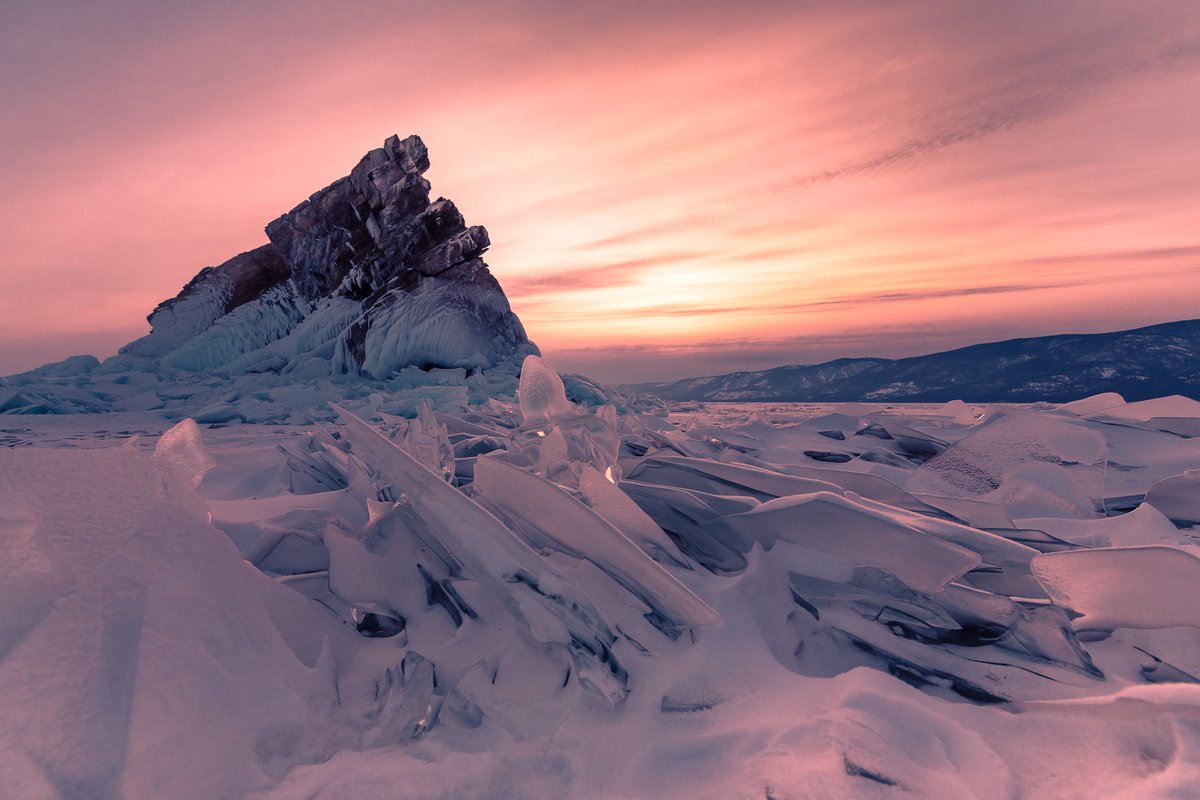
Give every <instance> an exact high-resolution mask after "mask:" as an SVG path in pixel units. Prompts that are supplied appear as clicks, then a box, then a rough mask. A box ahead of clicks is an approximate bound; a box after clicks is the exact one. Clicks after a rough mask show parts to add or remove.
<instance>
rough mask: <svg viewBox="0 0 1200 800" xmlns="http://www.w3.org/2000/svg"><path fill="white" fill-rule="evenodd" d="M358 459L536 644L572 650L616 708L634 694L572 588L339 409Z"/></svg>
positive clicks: (496, 524) (582, 675)
mask: <svg viewBox="0 0 1200 800" xmlns="http://www.w3.org/2000/svg"><path fill="white" fill-rule="evenodd" d="M333 408H334V410H335V411H336V412H337V414H338V416H339V417H340V418H341V420H342V422H343V424H344V426H345V427H344V428H343V430H344V432H345V433H346V436H347V439H348V440H349V442H350V447H351V450H352V452H353V453H354V455H355V456H356V457H357V458H359V459H361V460H362V461H363V462H364V463H366V464H368V465H369V466H370V468H371V469H372V470H374V471H375V472H377V473H378V474H379V475H380V476H381V477H382V479H383V480H385V481H388V482H390V483H391V484H392V485H393V486H395V487H397V488H399V489H401V490H402V491H403V501H404V503H405V504H407V505H409V506H411V508H412V511H413V513H415V514H416V515H417V516H418V517H419V519H420V521H421V522H422V523H423V524H424V526H425V530H426V531H427V532H428V533H429V534H430V535H431V536H434V537H436V538H437V539H438V540H439V543H440V545H441V547H442V548H444V549H445V550H446V551H448V552H450V553H452V554H453V557H454V558H456V559H457V560H458V561H459V562H460V563H461V564H462V565H463V567H464V568H465V571H466V572H467V574H468V577H470V578H472V579H474V580H475V581H476V582H477V583H478V584H479V585H480V586H481V587H482V588H483V589H484V590H485V591H487V592H488V593H489V594H490V595H491V597H492V599H493V601H494V602H495V604H496V607H498V608H501V609H503V610H504V611H506V612H507V613H509V614H510V615H512V617H514V618H515V619H516V620H517V621H518V622H519V623H520V625H521V628H522V629H523V630H525V631H526V632H527V633H528V634H529V635H531V636H532V637H533V638H534V639H536V640H538V641H541V642H546V643H548V644H555V645H559V646H561V647H563V648H564V649H566V650H567V651H568V652H569V653H570V655H571V657H572V659H573V661H574V663H575V668H576V675H577V677H578V679H579V681H580V682H581V683H582V684H583V685H584V686H586V687H589V688H592V689H594V690H596V691H597V692H598V693H599V694H600V695H601V696H602V697H604V698H606V699H607V700H608V701H609V702H610V703H617V702H620V701H621V700H622V699H624V697H625V695H626V694H627V693H628V688H627V687H626V683H625V681H626V677H627V676H626V673H625V670H624V668H623V667H621V666H620V664H619V663H618V662H617V661H616V659H615V658H614V656H613V655H612V652H611V650H610V649H609V648H610V647H611V646H612V644H613V643H614V642H615V641H616V635H615V634H613V632H612V631H611V630H609V628H608V625H607V624H606V623H605V622H604V620H603V619H602V618H601V617H600V615H599V613H598V612H597V611H596V610H595V608H593V607H592V604H591V602H590V601H589V600H588V599H587V598H586V597H585V596H584V595H583V594H582V592H580V591H578V589H577V587H575V586H574V585H573V584H572V583H570V582H569V581H567V580H564V578H563V576H562V575H561V574H559V572H558V570H556V569H555V568H554V567H553V566H552V565H551V564H550V563H549V562H547V561H546V560H545V559H543V558H542V557H540V556H539V555H538V554H537V553H535V552H534V551H533V550H531V549H530V548H529V547H528V546H527V545H526V544H525V543H524V542H522V541H521V540H520V539H518V538H517V537H516V535H515V534H513V533H512V532H511V531H510V530H509V529H508V528H506V527H505V526H504V524H503V523H501V522H500V521H499V520H498V519H496V518H495V517H494V516H492V515H491V514H490V513H489V512H487V511H486V510H485V509H483V508H482V507H480V506H479V505H478V504H477V503H475V502H474V501H472V500H471V499H470V498H468V497H467V496H465V495H464V494H462V492H460V491H458V490H457V489H455V488H454V487H453V486H451V485H450V484H448V483H446V482H445V481H444V480H442V479H441V478H440V477H439V476H438V475H435V474H433V473H432V472H430V471H429V470H427V469H426V468H425V467H423V466H422V465H421V464H420V463H419V462H417V461H415V460H414V459H413V458H412V457H411V456H410V455H408V454H407V453H405V452H404V451H403V450H401V449H400V448H399V447H397V446H396V445H395V444H394V443H392V442H391V441H389V440H388V439H387V437H385V436H383V434H381V433H379V432H378V431H376V430H375V429H374V428H372V427H371V426H370V425H367V423H365V422H363V421H362V420H361V419H359V418H358V417H356V416H354V415H353V414H351V413H350V412H348V411H346V410H345V409H343V408H340V407H338V406H336V405H335V406H333Z"/></svg>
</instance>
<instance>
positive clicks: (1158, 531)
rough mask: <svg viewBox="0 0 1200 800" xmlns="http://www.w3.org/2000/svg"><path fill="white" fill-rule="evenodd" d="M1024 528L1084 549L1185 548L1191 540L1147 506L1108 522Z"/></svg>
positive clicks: (1039, 523)
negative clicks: (1181, 546) (1157, 545)
mask: <svg viewBox="0 0 1200 800" xmlns="http://www.w3.org/2000/svg"><path fill="white" fill-rule="evenodd" d="M1022 522H1023V524H1024V525H1025V526H1026V527H1028V528H1032V529H1034V530H1040V531H1043V532H1045V533H1048V534H1050V535H1051V536H1054V537H1055V538H1057V539H1061V540H1063V541H1066V542H1070V543H1072V544H1074V545H1078V546H1081V547H1130V546H1134V545H1151V544H1163V545H1175V546H1177V545H1184V544H1190V543H1191V539H1189V538H1188V537H1187V535H1186V534H1184V533H1183V532H1181V531H1180V530H1179V529H1178V528H1176V527H1175V525H1173V524H1172V523H1171V520H1169V519H1168V518H1167V517H1165V516H1164V515H1163V514H1162V512H1160V511H1159V510H1158V509H1157V508H1155V507H1154V506H1153V505H1150V504H1149V503H1143V504H1141V505H1140V506H1138V507H1137V508H1135V509H1134V510H1133V511H1130V512H1129V513H1127V514H1118V515H1116V516H1112V517H1108V518H1106V519H1086V520H1085V519H1061V518H1056V517H1050V518H1046V519H1026V520H1022Z"/></svg>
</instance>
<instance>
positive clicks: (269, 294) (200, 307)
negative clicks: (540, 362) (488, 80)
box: [121, 136, 536, 378]
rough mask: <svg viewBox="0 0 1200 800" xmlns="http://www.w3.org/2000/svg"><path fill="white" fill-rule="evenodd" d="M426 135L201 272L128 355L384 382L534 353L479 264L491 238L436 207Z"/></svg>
mask: <svg viewBox="0 0 1200 800" xmlns="http://www.w3.org/2000/svg"><path fill="white" fill-rule="evenodd" d="M428 168H429V154H428V151H427V150H426V147H425V144H424V143H423V142H422V141H421V139H420V138H419V137H416V136H410V137H408V138H407V139H403V140H401V139H400V138H399V137H397V136H392V137H391V138H390V139H388V140H387V141H386V142H384V145H383V147H381V148H378V149H376V150H372V151H371V152H369V153H367V154H366V155H365V156H363V158H362V159H361V160H360V161H359V162H358V165H357V166H355V167H354V169H353V170H351V172H350V174H349V175H348V176H347V177H344V178H341V179H340V180H337V181H335V182H334V183H332V184H331V185H329V186H328V187H326V188H324V189H322V190H321V191H319V192H317V193H316V194H314V195H312V196H311V197H310V198H309V199H308V200H306V201H304V202H303V203H301V204H300V205H299V206H297V207H296V208H294V209H292V210H291V211H289V212H288V213H286V214H284V215H283V216H281V217H279V218H278V219H277V220H275V221H274V222H272V223H270V224H269V225H268V226H267V229H266V231H267V237H268V239H269V240H270V241H269V243H268V244H265V245H263V246H262V247H259V248H258V249H256V250H251V251H250V252H248V253H242V254H241V255H238V256H234V257H233V258H231V259H230V260H229V261H226V262H225V263H224V264H221V265H219V266H216V267H208V268H205V269H204V270H201V272H200V273H199V274H198V275H196V277H195V278H193V279H192V280H191V281H190V282H189V283H188V284H187V285H186V286H185V287H184V288H183V290H182V291H181V292H180V293H179V295H177V296H176V297H174V298H172V299H170V300H167V301H165V302H163V303H161V304H160V305H159V306H158V307H157V308H156V309H155V310H154V311H153V313H151V315H150V317H149V321H150V324H151V327H152V330H151V332H150V333H149V334H148V335H146V336H144V337H142V338H141V339H138V340H137V341H135V342H132V343H130V344H128V345H126V346H125V347H124V348H122V350H121V353H122V354H123V355H127V356H139V357H144V358H150V359H158V360H160V361H161V362H162V363H163V364H164V365H166V366H170V367H175V368H180V369H187V370H194V371H202V370H218V371H224V372H231V373H238V372H268V371H269V372H283V373H292V372H295V373H299V374H301V375H304V376H320V375H330V374H339V373H341V374H364V375H369V376H371V377H375V378H386V377H388V376H389V375H391V374H393V373H394V372H396V371H399V370H401V369H403V368H405V367H408V366H414V365H415V366H421V367H446V368H453V367H466V368H469V369H475V368H486V367H490V366H494V365H496V364H497V363H499V362H500V361H503V360H505V359H507V358H510V357H512V356H514V355H517V354H519V355H521V356H522V357H523V355H524V354H526V353H529V352H536V348H534V347H533V346H532V344H530V342H529V340H528V338H527V337H526V335H525V330H524V328H523V327H522V326H521V322H520V320H518V319H517V317H516V315H514V314H513V313H512V310H511V309H510V308H509V304H508V300H507V298H506V297H505V296H504V292H503V291H502V290H501V288H500V285H499V283H497V282H496V279H495V278H494V277H493V276H492V274H491V272H490V271H489V270H488V268H487V265H486V264H485V263H484V262H483V260H482V258H481V256H482V255H483V253H484V252H485V251H486V250H487V247H488V244H489V240H488V235H487V231H486V230H485V229H484V228H483V227H481V226H478V225H476V226H471V227H468V226H467V225H466V222H465V221H464V220H463V217H462V214H460V213H459V211H458V209H457V208H455V206H454V204H453V203H452V202H450V201H449V200H446V199H444V198H438V199H437V200H435V201H433V202H431V201H430V198H429V189H430V186H429V181H427V180H426V179H425V178H424V173H425V171H426V170H427V169H428Z"/></svg>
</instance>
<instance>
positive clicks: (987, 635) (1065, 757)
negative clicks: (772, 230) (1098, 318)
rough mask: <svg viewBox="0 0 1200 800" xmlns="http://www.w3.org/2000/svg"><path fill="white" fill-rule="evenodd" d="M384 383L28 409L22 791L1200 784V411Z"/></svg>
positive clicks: (1, 548) (11, 543) (837, 789)
mask: <svg viewBox="0 0 1200 800" xmlns="http://www.w3.org/2000/svg"><path fill="white" fill-rule="evenodd" d="M568 392H570V393H571V394H572V395H573V396H574V397H575V398H576V399H578V400H583V401H584V402H583V403H582V404H579V403H576V402H572V401H571V400H568V399H567V396H568ZM364 394H365V393H362V394H360V395H356V396H354V397H352V398H350V403H349V405H350V408H351V410H343V409H341V408H338V407H335V408H334V409H333V410H330V409H328V408H325V409H324V410H322V411H321V412H320V413H314V414H308V413H299V412H296V413H292V412H288V413H286V414H277V413H274V412H272V413H273V414H274V416H273V417H272V419H273V420H274V421H275V423H277V424H243V423H240V422H237V421H236V420H225V421H214V422H209V423H205V424H197V423H196V422H193V421H192V420H191V419H190V418H189V417H190V416H192V415H189V414H187V413H185V412H186V409H183V410H180V409H178V408H175V409H171V410H170V411H169V413H168V411H167V410H163V409H155V410H148V411H125V412H118V413H105V414H75V415H30V416H2V417H0V445H3V446H2V447H0V696H2V697H4V698H5V700H4V702H3V703H0V775H2V776H3V778H4V784H5V786H6V787H7V788H6V792H8V793H9V795H10V796H14V797H64V798H75V797H118V796H120V797H130V798H143V797H146V798H148V797H166V796H169V797H179V798H188V797H195V798H208V797H236V796H245V795H252V796H256V797H262V798H268V797H269V798H311V797H318V798H344V797H355V798H369V797H397V796H401V797H414V798H426V797H428V798H440V797H531V798H561V797H668V798H698V797H712V798H741V797H745V798H759V799H761V798H776V799H777V800H783V798H802V797H847V798H850V797H890V796H916V797H978V798H1012V797H1039V798H1040V797H1063V798H1066V797H1103V796H1113V797H1189V796H1196V787H1197V786H1200V686H1198V683H1200V548H1198V547H1197V544H1196V537H1197V536H1200V530H1198V529H1197V525H1198V524H1200V438H1197V434H1200V403H1196V402H1195V401H1192V400H1188V399H1185V398H1181V397H1174V398H1163V399H1160V400H1154V401H1147V402H1144V403H1133V404H1126V403H1124V402H1123V401H1122V400H1121V399H1120V398H1119V397H1116V396H1115V395H1105V396H1099V397H1095V398H1088V399H1085V400H1081V401H1079V402H1077V403H1071V404H1067V405H1064V406H1051V405H1035V406H987V405H966V404H963V403H949V404H944V405H894V404H870V405H866V404H856V405H846V404H840V405H830V404H781V403H767V404H748V403H741V404H718V403H708V404H690V405H686V406H676V407H673V408H670V409H666V410H653V409H651V410H649V411H647V410H646V409H647V408H648V407H647V406H645V405H642V406H638V405H637V404H630V403H626V402H623V401H621V400H620V399H619V398H615V397H606V396H603V395H601V394H596V393H592V394H591V395H590V396H588V397H582V396H581V394H580V392H579V391H576V390H575V389H574V388H573V386H572V384H570V382H569V383H568V387H567V388H566V389H564V387H563V384H562V381H561V380H560V379H559V376H558V375H556V374H555V373H554V372H553V371H552V370H550V369H549V367H547V366H546V365H545V364H543V363H542V362H540V360H538V359H536V358H533V359H532V360H530V361H527V362H526V364H525V368H524V369H523V371H522V373H521V385H520V394H519V398H520V399H519V400H515V399H514V398H513V397H512V396H511V395H509V396H508V397H507V399H505V398H504V397H500V398H493V399H491V400H489V401H487V402H484V403H476V404H475V405H473V406H472V407H471V408H470V409H469V410H464V409H463V406H462V405H461V403H459V404H458V405H457V407H456V406H455V404H454V403H453V402H450V401H451V400H455V399H461V397H460V395H454V396H453V397H449V400H447V399H446V397H441V396H439V395H437V393H436V392H433V393H427V394H428V396H427V397H425V400H424V401H421V399H420V398H417V399H415V400H412V401H411V402H409V401H406V400H403V399H398V398H401V395H395V396H392V395H372V396H371V397H370V398H368V397H365V396H363V395H364ZM252 395H253V393H252V392H245V393H243V395H242V397H243V399H242V401H241V402H246V401H247V399H251V396H252ZM439 397H440V398H441V400H439ZM254 398H257V399H254V402H256V403H261V404H266V403H267V402H268V401H267V400H263V399H261V397H260V396H258V395H254ZM279 398H280V395H278V394H277V395H276V396H275V397H274V399H271V400H270V403H271V408H272V409H277V408H279V407H280V403H281V402H282V401H281V400H280V399H279ZM610 400H611V401H612V402H611V403H608V402H606V401H610ZM206 402H207V401H206ZM639 408H640V409H642V410H641V411H639V410H638V409H639ZM388 409H391V411H389V410H388ZM393 412H398V413H393ZM400 412H402V413H400ZM209 413H210V414H211V413H212V412H211V410H210V411H209Z"/></svg>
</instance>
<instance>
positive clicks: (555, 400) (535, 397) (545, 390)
mask: <svg viewBox="0 0 1200 800" xmlns="http://www.w3.org/2000/svg"><path fill="white" fill-rule="evenodd" d="M517 397H518V399H519V400H520V403H521V416H522V417H523V418H524V422H523V424H522V426H521V427H522V428H524V429H526V430H544V429H546V428H549V427H551V426H552V425H553V424H554V423H555V422H557V421H559V420H563V419H569V418H571V417H576V416H579V415H580V414H581V413H587V410H586V409H583V408H580V407H579V406H576V405H575V404H574V403H572V402H571V401H570V400H568V399H567V390H566V387H565V386H563V382H562V378H560V377H558V373H557V372H555V371H554V369H553V368H551V367H550V365H549V364H547V363H546V362H545V361H543V360H542V359H541V358H539V357H538V356H533V355H530V356H526V357H525V361H524V362H522V364H521V383H520V385H519V386H518V388H517Z"/></svg>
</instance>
